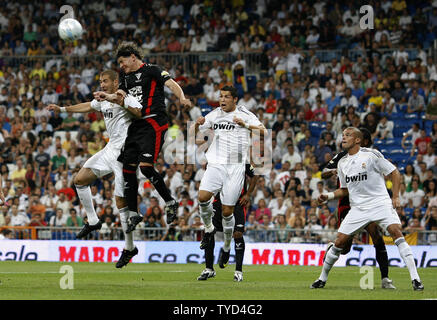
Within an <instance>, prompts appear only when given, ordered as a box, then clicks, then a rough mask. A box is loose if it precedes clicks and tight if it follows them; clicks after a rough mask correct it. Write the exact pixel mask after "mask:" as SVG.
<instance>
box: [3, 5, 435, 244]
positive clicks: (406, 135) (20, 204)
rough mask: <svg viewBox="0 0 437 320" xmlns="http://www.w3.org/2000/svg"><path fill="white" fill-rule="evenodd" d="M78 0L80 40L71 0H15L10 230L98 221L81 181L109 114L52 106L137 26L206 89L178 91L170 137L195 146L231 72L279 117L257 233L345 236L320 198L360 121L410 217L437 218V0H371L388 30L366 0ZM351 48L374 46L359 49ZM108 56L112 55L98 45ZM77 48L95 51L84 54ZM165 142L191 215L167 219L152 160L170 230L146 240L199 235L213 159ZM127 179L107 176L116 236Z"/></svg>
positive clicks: (105, 210)
mask: <svg viewBox="0 0 437 320" xmlns="http://www.w3.org/2000/svg"><path fill="white" fill-rule="evenodd" d="M70 3H71V4H72V5H73V9H74V13H75V16H76V18H78V19H79V21H81V22H82V24H83V25H84V26H85V29H86V31H87V32H86V34H85V35H84V37H83V39H82V40H78V41H76V42H74V43H70V44H67V43H64V42H63V41H61V40H60V39H59V38H58V36H57V31H56V28H57V24H58V19H59V8H60V7H61V5H62V4H61V1H51V2H45V3H41V4H39V5H37V4H29V3H27V2H25V1H16V2H7V3H5V4H4V5H3V6H2V7H0V27H1V29H0V35H1V46H0V48H1V49H0V127H1V129H2V130H1V133H0V150H1V153H2V157H1V158H0V173H1V175H2V179H3V186H2V188H3V192H4V195H5V197H6V200H7V203H8V206H2V207H0V211H1V212H0V228H1V227H4V228H3V229H4V230H3V231H2V235H1V236H2V237H11V236H14V233H11V232H9V231H7V227H8V226H58V227H64V228H65V229H63V230H64V231H59V232H62V234H61V235H60V236H61V237H71V238H74V234H73V233H72V232H68V230H69V229H68V228H69V227H80V226H82V225H83V223H84V217H85V211H84V209H83V207H82V206H81V204H80V202H79V200H78V198H77V194H76V192H75V190H74V185H73V183H72V181H73V178H74V176H75V174H76V173H77V172H78V170H79V169H80V168H81V166H82V165H83V163H84V162H85V161H86V159H87V158H88V157H89V156H91V155H93V154H95V153H96V152H98V151H99V150H101V149H102V148H103V147H104V145H105V143H106V142H107V141H106V139H107V137H106V135H105V125H104V121H103V118H102V116H101V114H99V113H90V114H86V115H83V114H71V113H69V114H59V113H51V112H49V111H47V110H46V109H45V106H46V105H47V104H49V103H56V104H59V105H60V106H66V105H71V104H76V103H80V102H84V101H90V100H91V99H92V92H93V91H96V90H97V88H98V76H99V72H100V71H102V70H103V69H104V68H114V69H117V65H116V63H115V61H113V58H112V51H113V49H115V48H116V46H117V45H118V44H119V42H120V41H121V40H131V41H135V42H137V43H138V44H139V45H140V46H141V48H142V49H143V50H144V54H145V60H146V61H149V59H148V57H149V56H148V55H149V54H150V55H151V58H150V61H151V62H156V63H159V64H161V65H163V66H164V67H165V68H166V69H167V70H168V71H169V72H170V74H171V75H172V77H173V78H174V79H175V80H176V81H178V83H179V84H180V85H181V87H182V88H183V90H184V92H185V94H186V96H188V97H190V98H191V99H192V100H193V102H194V105H195V106H194V107H192V108H191V109H190V110H185V109H183V108H182V107H181V106H180V105H179V103H178V102H177V99H176V98H175V97H174V96H172V95H171V94H170V93H169V92H167V99H166V103H167V106H168V113H169V116H170V119H171V126H170V128H169V131H168V135H167V138H166V139H167V144H168V145H170V146H173V147H174V146H182V149H183V148H184V141H185V140H186V138H187V126H188V122H189V121H194V120H196V119H197V118H198V117H199V116H201V115H202V114H205V113H206V112H208V111H209V110H212V109H213V108H214V107H217V106H218V94H219V92H220V88H222V87H223V86H224V85H227V84H232V85H235V86H236V87H237V88H238V89H239V93H240V95H241V96H240V99H239V101H238V104H241V105H244V106H246V107H247V108H248V109H249V110H251V111H252V112H254V113H255V114H256V115H257V116H258V118H259V119H260V120H261V121H262V122H263V123H264V124H265V126H266V127H267V128H268V129H271V137H272V154H271V156H272V159H273V170H272V171H271V172H270V173H268V174H266V175H265V176H262V177H261V178H260V179H259V181H258V183H257V186H256V190H255V192H254V194H253V196H252V197H251V202H250V203H249V204H248V206H247V223H246V228H247V233H246V234H247V237H248V239H249V241H275V242H290V241H295V242H300V241H308V240H309V235H310V237H311V239H312V240H311V241H314V239H316V241H322V242H328V241H331V240H332V239H334V238H335V230H336V228H337V221H336V212H335V211H336V203H335V202H333V201H331V202H329V203H327V204H326V205H323V206H318V205H317V201H316V199H317V197H318V195H319V194H320V193H322V192H325V191H332V190H334V189H336V186H337V184H336V178H335V177H333V178H331V179H329V180H326V181H323V180H322V179H321V170H322V169H323V166H324V164H326V163H327V162H329V161H330V159H331V158H332V157H333V155H335V154H336V153H337V152H339V151H340V143H341V134H342V130H343V129H344V128H345V127H347V126H349V125H352V126H356V127H360V126H361V127H365V128H367V129H368V130H369V131H370V132H371V134H372V137H373V139H374V142H375V144H374V147H376V148H378V149H380V150H381V151H382V152H383V153H384V155H386V156H387V157H388V158H390V159H391V160H393V162H394V163H396V164H397V165H398V167H399V168H400V170H401V172H402V174H403V177H404V180H403V183H402V185H401V195H400V196H401V201H402V204H403V208H402V209H399V210H398V214H399V215H400V217H401V220H402V222H403V228H404V230H406V231H412V230H413V231H414V230H436V229H437V190H436V186H437V179H436V175H437V157H436V151H437V122H435V120H436V119H437V86H436V83H437V66H436V64H435V60H434V59H433V56H432V55H431V54H430V52H431V50H429V48H430V46H431V45H432V44H433V42H434V39H435V38H436V32H437V30H436V28H437V3H436V2H435V1H422V2H417V1H414V2H413V1H401V0H394V1H389V0H385V1H382V2H379V1H369V4H370V5H372V6H373V8H374V12H375V21H374V22H375V29H374V30H361V29H360V28H359V18H360V15H359V7H356V6H355V5H354V4H352V3H348V2H342V1H320V0H316V1H303V2H301V1H296V0H292V1H281V2H279V1H265V0H258V1H254V2H251V1H244V0H235V1H200V0H195V1H178V0H173V1H150V2H148V3H143V2H140V1H121V2H120V4H119V3H118V2H117V3H115V2H111V1H105V2H102V1H86V2H84V1H80V0H72V1H70ZM331 49H335V50H338V49H341V50H342V51H341V52H342V54H341V58H340V59H337V58H332V59H331V58H328V59H326V55H324V56H320V55H318V53H319V52H321V51H320V50H331ZM349 50H354V51H356V52H360V54H357V55H355V56H353V57H351V56H350V55H349V54H348V52H349ZM217 51H220V52H229V53H230V55H229V56H227V57H228V58H227V59H216V58H214V59H205V60H201V59H198V60H195V61H194V62H193V63H191V64H190V65H189V66H188V67H187V68H185V69H184V65H182V64H172V63H170V62H169V60H166V57H167V56H166V55H167V54H174V53H192V54H195V55H196V56H197V57H200V56H201V55H202V53H206V52H217ZM249 52H250V53H251V54H253V55H255V56H256V57H257V60H256V61H257V65H256V68H257V69H256V70H257V71H256V72H255V73H254V74H253V76H252V77H251V79H252V80H251V81H249V74H248V73H249V71H251V70H250V69H249V67H248V61H246V60H245V58H244V57H245V56H244V55H243V54H242V53H249ZM324 52H327V53H329V52H330V51H324ZM156 54H160V56H159V57H157V55H156ZM41 55H43V56H47V57H45V58H44V59H40V58H38V57H39V56H41ZM59 55H62V56H64V59H60V58H59ZM20 56H22V58H21V60H19V61H20V63H17V62H16V60H13V59H12V58H16V57H20ZM51 56H53V57H51ZM94 56H99V59H95V60H93V59H85V58H87V57H94ZM74 57H76V58H79V60H77V61H79V63H78V64H73V65H72V64H69V63H68V61H69V59H71V58H74ZM81 58H83V59H81ZM185 67H186V66H185ZM193 148H194V149H190V148H188V150H186V154H185V156H186V155H187V154H190V153H193V152H195V147H193ZM165 150H166V149H165V148H164V152H162V153H161V157H160V158H159V159H158V162H157V163H156V169H157V170H158V171H159V172H160V173H162V175H163V176H165V181H166V183H168V185H169V187H170V189H171V191H172V194H173V196H174V197H176V198H177V199H178V200H179V201H180V212H179V219H178V221H177V224H176V225H175V226H166V224H165V217H164V212H163V205H164V203H163V202H162V200H161V199H160V197H159V195H158V194H157V193H156V191H155V190H154V189H153V186H152V185H151V184H150V183H149V182H148V181H146V180H145V179H144V177H143V176H141V175H140V177H141V178H142V180H141V184H140V190H139V192H140V194H141V197H140V198H141V199H140V201H139V203H140V204H139V210H140V212H141V213H142V214H144V217H145V218H144V222H143V223H141V225H140V226H141V227H152V228H159V227H163V228H166V229H165V231H164V230H158V231H156V230H152V231H150V230H149V231H147V230H146V231H145V230H136V231H135V232H136V239H149V240H178V239H179V240H193V239H198V240H199V239H200V238H201V232H202V227H203V226H202V222H201V219H200V216H199V214H198V204H197V200H196V198H197V190H198V186H199V183H200V179H201V177H202V174H203V172H204V170H205V165H202V164H200V163H198V162H197V163H194V164H189V163H188V162H187V159H186V157H179V158H177V159H176V162H175V163H169V162H168V154H169V152H166V151H165ZM112 179H113V177H112V176H108V177H105V178H104V179H103V180H101V181H99V182H98V183H96V184H95V185H93V186H92V194H93V200H94V201H95V206H96V209H97V211H98V212H99V216H100V219H101V220H102V221H104V225H103V228H102V230H101V231H100V232H99V235H98V236H99V238H100V239H112V238H114V237H115V233H116V232H115V231H114V227H116V226H119V218H118V211H117V208H116V206H115V201H114V196H113V184H112ZM387 188H388V190H389V192H390V189H391V182H390V181H387ZM273 229H277V230H278V231H277V232H264V233H263V232H258V233H257V230H265V231H269V230H273ZM296 229H297V230H296ZM193 230H194V231H193ZM319 230H327V231H326V232H323V233H320V232H319V233H318V232H317V231H319ZM15 235H16V234H15ZM51 236H53V235H50V234H49V235H48V236H47V237H51ZM58 236H59V235H58Z"/></svg>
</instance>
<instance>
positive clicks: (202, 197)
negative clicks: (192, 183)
mask: <svg viewBox="0 0 437 320" xmlns="http://www.w3.org/2000/svg"><path fill="white" fill-rule="evenodd" d="M211 197H212V195H211V193H210V192H207V191H202V190H201V191H199V202H208V201H209V200H210V199H211Z"/></svg>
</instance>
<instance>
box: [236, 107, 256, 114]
mask: <svg viewBox="0 0 437 320" xmlns="http://www.w3.org/2000/svg"><path fill="white" fill-rule="evenodd" d="M237 111H239V112H241V113H243V114H246V115H248V116H250V117H256V115H255V114H254V113H253V112H252V111H249V109H247V108H246V107H245V106H244V105H239V106H237Z"/></svg>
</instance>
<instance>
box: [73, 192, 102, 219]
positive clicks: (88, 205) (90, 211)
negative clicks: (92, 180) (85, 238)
mask: <svg viewBox="0 0 437 320" xmlns="http://www.w3.org/2000/svg"><path fill="white" fill-rule="evenodd" d="M76 190H77V194H78V195H79V199H80V202H82V205H83V207H84V208H85V212H86V216H87V218H88V223H89V224H90V225H91V226H93V225H95V224H97V223H98V222H99V217H97V213H96V210H95V209H94V205H93V198H92V195H91V188H90V187H89V186H78V185H76Z"/></svg>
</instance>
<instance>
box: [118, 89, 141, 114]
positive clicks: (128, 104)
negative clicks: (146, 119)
mask: <svg viewBox="0 0 437 320" xmlns="http://www.w3.org/2000/svg"><path fill="white" fill-rule="evenodd" d="M121 105H124V107H125V108H126V109H127V110H128V111H129V112H130V113H132V114H133V115H134V116H135V117H136V118H141V116H142V114H141V109H142V108H143V106H142V105H141V103H139V102H138V100H137V99H135V98H134V97H133V96H131V95H127V96H126V97H124V98H123V104H121Z"/></svg>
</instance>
